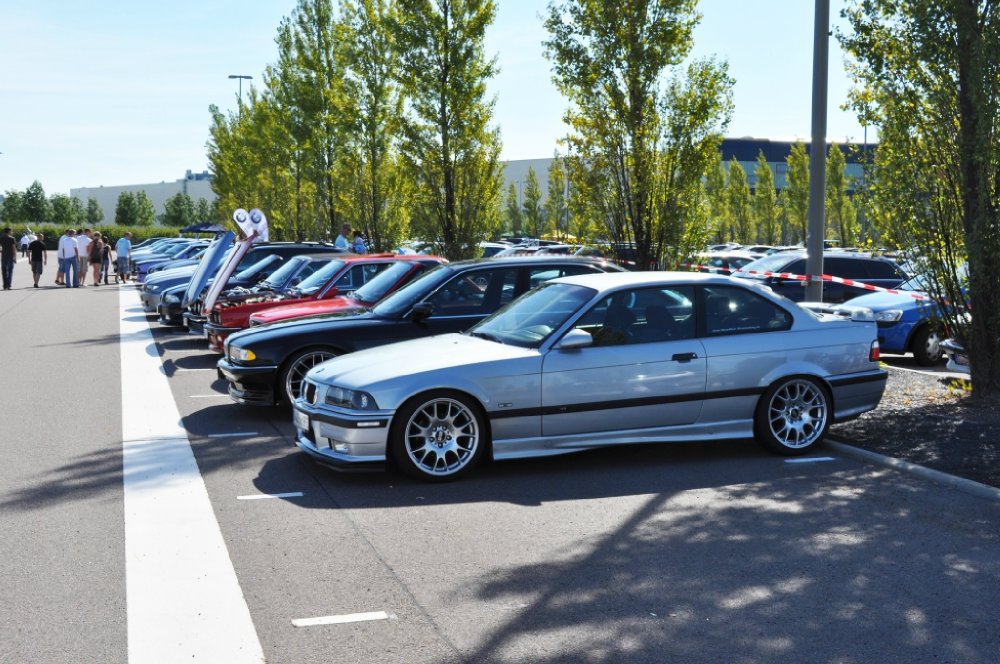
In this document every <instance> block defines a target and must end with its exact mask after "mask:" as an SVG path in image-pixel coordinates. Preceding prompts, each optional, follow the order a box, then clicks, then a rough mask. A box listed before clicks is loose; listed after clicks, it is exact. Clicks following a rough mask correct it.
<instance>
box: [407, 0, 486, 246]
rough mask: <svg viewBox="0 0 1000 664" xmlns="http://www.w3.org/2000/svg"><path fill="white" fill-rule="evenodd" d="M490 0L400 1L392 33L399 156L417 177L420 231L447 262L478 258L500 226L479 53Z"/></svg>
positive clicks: (415, 221)
mask: <svg viewBox="0 0 1000 664" xmlns="http://www.w3.org/2000/svg"><path fill="white" fill-rule="evenodd" d="M495 17H496V5H495V4H494V2H493V0H433V1H432V0H398V12H397V13H396V14H395V17H394V20H393V21H392V23H391V35H392V38H393V39H394V40H395V42H396V44H397V47H398V48H399V50H400V53H401V54H402V67H401V71H403V72H406V75H405V77H404V78H403V79H402V80H401V81H400V84H401V85H402V88H403V91H404V93H405V94H406V95H407V97H408V104H407V107H408V108H407V112H406V113H405V114H404V118H403V123H404V124H403V139H402V142H401V146H400V148H401V151H402V155H403V159H404V162H405V164H406V166H407V168H408V169H410V172H411V173H412V174H413V175H414V177H415V178H416V182H415V192H414V203H413V210H414V218H413V220H412V223H413V225H414V228H415V229H416V230H417V232H418V233H420V234H421V235H423V236H425V237H427V238H428V239H430V240H432V241H434V242H435V243H436V244H438V246H439V247H440V250H441V251H443V253H444V255H446V256H448V258H451V259H457V258H465V257H470V256H473V255H475V254H476V253H478V243H479V242H480V241H482V240H485V239H487V238H488V237H490V236H491V235H492V234H493V231H494V230H495V229H496V228H497V226H498V225H499V218H498V215H497V211H498V209H499V197H500V188H501V186H502V181H501V172H500V161H499V157H500V133H499V130H497V129H496V128H495V127H492V126H491V124H490V123H491V121H492V118H493V105H494V102H493V101H487V99H486V82H487V80H489V79H490V78H492V77H493V76H494V74H495V73H496V58H490V59H487V58H486V57H485V54H484V48H485V47H484V40H485V36H486V29H487V27H489V26H490V25H491V24H492V23H493V20H494V19H495Z"/></svg>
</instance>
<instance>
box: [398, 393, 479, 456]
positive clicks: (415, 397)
mask: <svg viewBox="0 0 1000 664" xmlns="http://www.w3.org/2000/svg"><path fill="white" fill-rule="evenodd" d="M432 395H434V396H452V397H454V396H457V397H461V398H463V399H465V400H466V401H468V402H469V403H470V404H471V405H472V406H473V407H474V408H475V409H476V410H477V414H478V415H479V417H480V421H481V423H482V428H483V442H484V443H485V444H486V449H485V450H484V454H486V455H488V457H489V458H490V460H492V459H493V425H492V423H491V422H490V416H489V413H488V412H487V411H486V406H485V404H483V402H482V400H481V399H480V398H479V397H478V396H476V395H475V394H474V393H473V392H472V391H471V390H466V389H462V388H456V387H426V386H423V387H421V388H420V389H419V390H418V391H415V392H413V394H411V395H409V396H407V397H406V398H405V399H403V400H401V401H400V402H399V407H397V408H396V411H395V412H394V413H393V414H392V419H391V420H389V437H390V439H392V437H393V436H395V435H396V433H397V429H398V427H400V426H403V424H402V420H403V418H402V415H401V414H402V413H405V412H407V411H408V410H409V407H410V406H411V405H412V404H414V403H416V402H418V401H421V400H425V399H429V398H430V397H431V396H432ZM386 459H387V460H388V461H389V462H390V463H393V464H394V463H396V460H395V458H394V453H393V451H392V446H388V447H387V449H386Z"/></svg>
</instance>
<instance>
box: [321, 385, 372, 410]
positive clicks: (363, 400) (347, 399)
mask: <svg viewBox="0 0 1000 664" xmlns="http://www.w3.org/2000/svg"><path fill="white" fill-rule="evenodd" d="M326 403H327V404H328V405H330V406H337V407H338V408H347V409H349V410H378V404H376V403H375V399H374V398H373V397H372V395H370V394H368V393H367V392H360V391H356V390H347V389H344V388H342V387H336V386H334V387H329V388H327V390H326Z"/></svg>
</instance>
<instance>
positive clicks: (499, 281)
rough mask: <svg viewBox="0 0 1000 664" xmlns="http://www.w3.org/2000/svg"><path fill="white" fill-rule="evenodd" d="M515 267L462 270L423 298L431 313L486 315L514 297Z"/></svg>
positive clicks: (436, 314)
mask: <svg viewBox="0 0 1000 664" xmlns="http://www.w3.org/2000/svg"><path fill="white" fill-rule="evenodd" d="M516 290H517V270H516V268H515V269H510V268H493V269H486V270H475V271H471V272H463V273H462V274H459V275H456V276H454V277H452V278H451V280H450V281H448V282H446V283H445V284H444V285H443V286H441V288H439V289H438V290H437V292H436V293H434V294H433V295H431V297H430V298H428V299H427V301H428V302H430V303H431V304H433V305H434V315H435V316H471V315H485V314H490V313H493V312H494V311H496V310H497V309H499V308H500V307H501V306H502V305H503V304H506V303H507V302H510V301H511V300H513V299H514V298H515V297H516Z"/></svg>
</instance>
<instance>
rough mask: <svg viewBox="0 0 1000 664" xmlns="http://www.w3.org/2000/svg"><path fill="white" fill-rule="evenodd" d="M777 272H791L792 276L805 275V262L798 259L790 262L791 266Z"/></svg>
mask: <svg viewBox="0 0 1000 664" xmlns="http://www.w3.org/2000/svg"><path fill="white" fill-rule="evenodd" d="M777 271H778V272H791V273H792V274H805V273H806V262H805V260H803V259H801V258H800V259H798V260H796V261H792V263H791V265H789V266H788V267H786V268H785V269H783V270H777Z"/></svg>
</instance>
